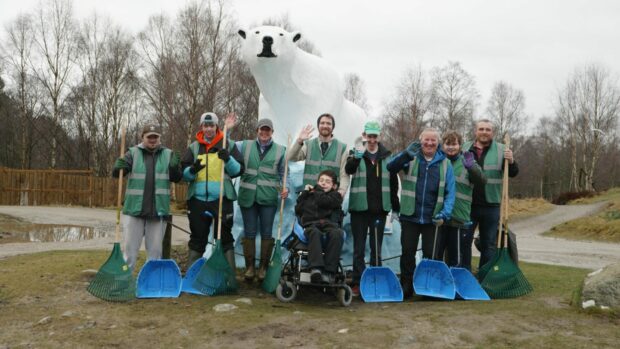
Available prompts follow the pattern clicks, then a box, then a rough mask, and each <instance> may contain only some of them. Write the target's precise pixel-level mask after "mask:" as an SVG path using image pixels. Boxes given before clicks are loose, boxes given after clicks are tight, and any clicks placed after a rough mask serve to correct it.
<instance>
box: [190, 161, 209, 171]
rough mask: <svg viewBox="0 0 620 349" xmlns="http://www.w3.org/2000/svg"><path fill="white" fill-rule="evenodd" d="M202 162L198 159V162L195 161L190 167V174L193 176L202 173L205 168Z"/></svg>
mask: <svg viewBox="0 0 620 349" xmlns="http://www.w3.org/2000/svg"><path fill="white" fill-rule="evenodd" d="M201 162H202V161H201V160H200V159H196V161H194V163H193V164H192V166H190V167H189V172H190V173H191V174H196V173H198V172H200V170H202V169H203V168H205V165H203V164H202V163H201Z"/></svg>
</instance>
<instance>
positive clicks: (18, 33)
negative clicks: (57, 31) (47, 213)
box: [5, 14, 40, 168]
mask: <svg viewBox="0 0 620 349" xmlns="http://www.w3.org/2000/svg"><path fill="white" fill-rule="evenodd" d="M6 30H7V34H8V44H7V45H6V49H7V55H6V57H5V60H6V61H7V62H8V66H9V72H8V74H9V76H10V77H11V78H12V80H13V85H14V88H13V91H14V93H13V95H14V99H15V100H16V101H17V106H18V113H19V123H18V124H17V125H14V130H17V131H18V132H19V134H20V152H19V153H20V156H19V157H20V164H21V167H22V168H30V165H31V155H32V149H33V145H34V143H35V142H34V138H35V137H34V136H33V130H34V127H33V126H34V120H35V119H36V118H37V116H38V114H39V110H38V107H39V99H40V94H39V92H40V89H39V86H38V85H37V84H36V81H35V79H34V78H33V75H32V69H31V66H30V58H31V54H32V46H33V39H34V37H33V34H34V33H33V23H32V17H31V16H30V15H27V14H22V15H19V16H18V17H17V18H16V19H15V20H14V21H13V22H12V23H11V24H10V25H9V26H8V27H7V29H6Z"/></svg>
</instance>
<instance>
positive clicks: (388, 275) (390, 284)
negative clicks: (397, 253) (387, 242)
mask: <svg viewBox="0 0 620 349" xmlns="http://www.w3.org/2000/svg"><path fill="white" fill-rule="evenodd" d="M379 224H380V222H379V221H376V222H375V226H374V233H375V262H376V263H377V264H379V244H378V242H377V240H378V234H377V230H378V227H379ZM360 294H361V296H362V299H363V300H364V302H366V303H372V302H402V301H403V289H402V288H401V286H400V282H399V281H398V278H397V277H396V275H395V274H394V272H393V271H392V269H390V268H388V267H373V266H369V267H368V268H366V269H364V272H363V273H362V278H361V280H360Z"/></svg>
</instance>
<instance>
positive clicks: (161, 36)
mask: <svg viewBox="0 0 620 349" xmlns="http://www.w3.org/2000/svg"><path fill="white" fill-rule="evenodd" d="M174 35H175V34H174V31H173V25H172V23H171V20H170V18H168V17H167V16H164V15H157V16H153V17H151V18H149V21H148V24H147V27H146V29H145V30H143V31H142V32H140V33H139V34H138V40H137V44H138V46H139V49H138V50H139V52H140V54H141V55H140V56H141V58H142V59H141V67H140V69H139V76H140V85H141V87H142V91H143V93H144V95H145V96H146V98H147V100H148V105H149V109H150V110H151V111H152V116H153V118H154V119H155V120H158V121H159V122H160V124H162V125H167V126H169V127H171V128H176V129H182V130H183V131H184V132H188V131H187V129H188V126H187V125H186V124H185V123H181V124H175V115H176V110H177V108H178V105H179V97H178V94H177V77H176V75H175V70H176V67H175V55H174V46H173V44H174V40H173V37H174ZM194 78H195V77H194ZM188 137H189V135H188Z"/></svg>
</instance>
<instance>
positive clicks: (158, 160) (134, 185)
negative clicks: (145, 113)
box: [112, 125, 182, 270]
mask: <svg viewBox="0 0 620 349" xmlns="http://www.w3.org/2000/svg"><path fill="white" fill-rule="evenodd" d="M141 137H142V142H141V143H140V144H138V145H136V146H133V147H131V148H129V150H128V151H127V153H125V155H124V156H123V157H120V158H118V159H116V162H115V163H114V170H113V171H112V176H113V177H118V176H119V173H120V170H121V169H123V171H124V175H127V176H128V180H127V190H126V191H125V202H124V203H123V223H124V227H125V236H124V238H125V241H124V255H125V260H126V261H127V265H128V266H129V268H131V269H132V270H133V268H134V266H135V264H136V259H137V258H138V251H139V250H140V245H141V244H142V237H144V245H145V246H146V253H147V259H148V260H151V259H160V258H161V255H162V241H163V238H164V232H165V226H164V222H165V221H167V220H168V219H169V216H170V182H178V181H180V180H181V177H182V174H181V170H180V168H179V163H180V158H179V154H178V153H176V152H173V151H172V150H170V149H168V148H166V147H164V146H163V145H161V130H160V128H159V126H157V125H146V126H144V128H143V129H142V134H141Z"/></svg>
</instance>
